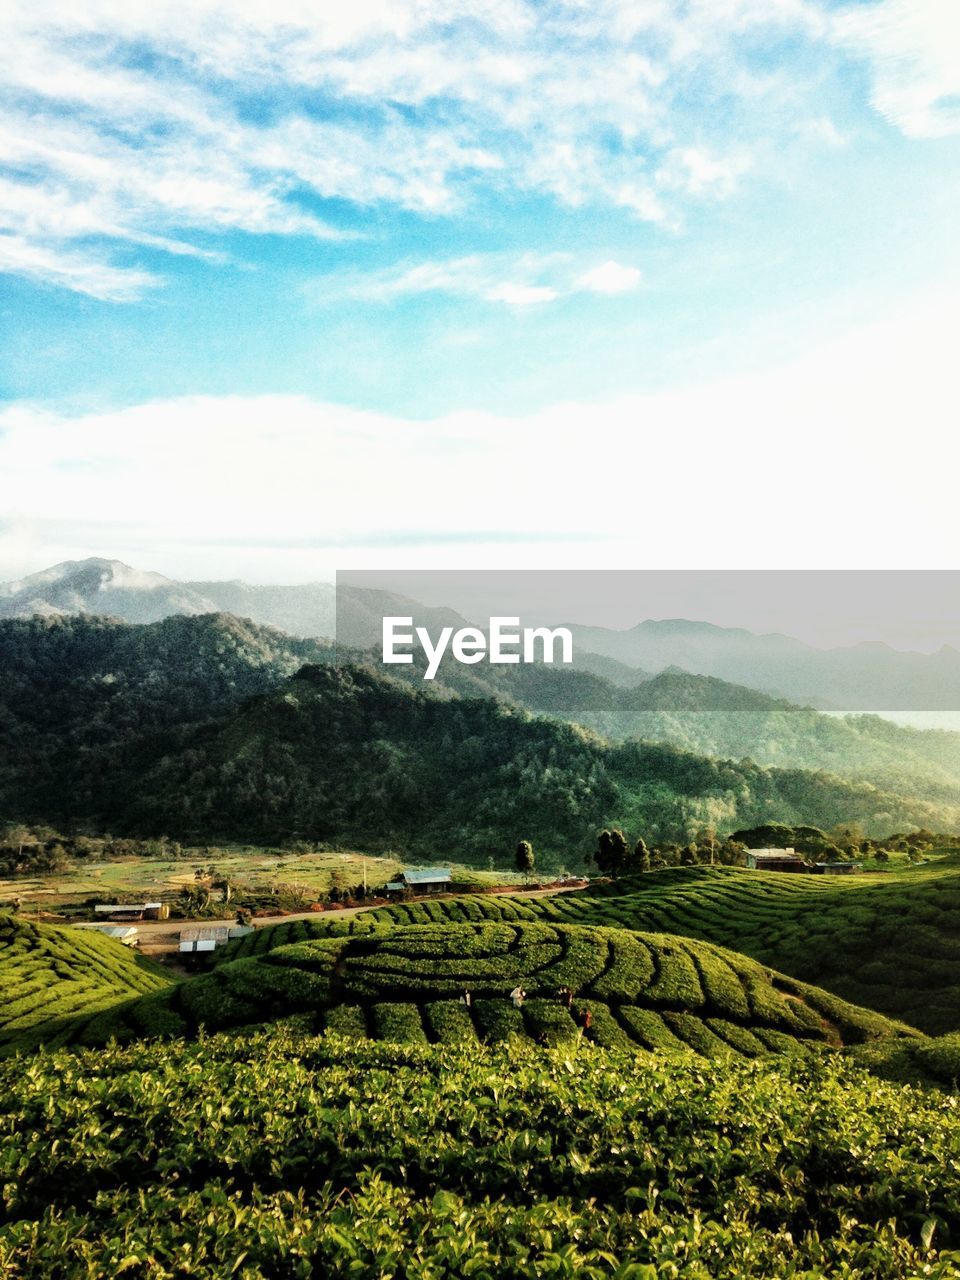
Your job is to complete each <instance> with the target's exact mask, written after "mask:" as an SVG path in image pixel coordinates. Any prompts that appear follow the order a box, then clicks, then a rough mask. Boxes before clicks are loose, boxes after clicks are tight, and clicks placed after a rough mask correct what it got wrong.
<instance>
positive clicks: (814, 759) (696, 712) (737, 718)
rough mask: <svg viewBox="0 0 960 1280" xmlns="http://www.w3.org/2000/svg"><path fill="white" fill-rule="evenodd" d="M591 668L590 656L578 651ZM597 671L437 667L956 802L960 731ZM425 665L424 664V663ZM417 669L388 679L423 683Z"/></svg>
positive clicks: (621, 725)
mask: <svg viewBox="0 0 960 1280" xmlns="http://www.w3.org/2000/svg"><path fill="white" fill-rule="evenodd" d="M585 656H586V657H587V658H588V665H589V663H590V662H592V660H593V655H585ZM596 665H597V670H596V671H589V670H586V669H583V664H582V663H580V662H578V665H577V667H576V668H573V669H569V668H562V667H550V666H544V665H533V666H517V667H488V666H483V667H463V666H461V665H459V664H458V663H455V662H445V663H443V664H442V665H441V668H440V672H439V674H438V677H437V681H436V685H437V688H438V690H444V691H447V692H450V693H454V694H456V695H457V696H460V697H495V698H499V699H501V700H502V701H505V702H508V703H510V704H512V705H514V706H520V707H524V708H525V709H526V710H528V711H531V712H533V713H534V714H535V715H548V716H553V717H555V718H557V719H563V720H569V721H573V722H575V723H577V724H582V725H585V726H586V727H587V728H590V729H593V730H595V731H596V732H597V733H599V734H601V735H602V736H604V737H606V738H611V739H627V738H640V739H644V740H646V741H648V742H668V743H670V744H671V745H673V746H677V747H682V748H683V749H684V750H686V751H693V752H696V753H697V754H698V755H709V756H723V757H727V758H732V759H735V760H738V759H742V758H743V757H745V756H749V757H750V758H751V759H753V760H756V761H757V762H758V763H759V764H767V765H776V766H779V767H781V768H791V769H796V768H800V769H825V770H827V771H829V772H831V773H837V774H839V775H841V776H842V777H847V778H853V779H858V780H863V781H867V782H871V783H873V784H875V785H877V786H879V787H880V788H881V789H889V790H891V791H894V792H897V791H899V792H901V793H903V792H905V791H907V790H908V789H909V791H910V792H911V794H916V795H919V796H923V797H926V798H929V799H931V800H934V801H942V802H945V803H948V804H954V803H957V799H958V795H960V734H958V733H951V732H945V731H943V730H923V731H921V730H917V729H910V728H905V727H902V726H900V725H897V724H894V723H893V722H892V721H890V720H885V719H884V718H883V717H881V716H877V715H859V716H852V715H848V716H843V717H838V716H831V715H825V714H824V713H823V712H820V711H816V710H814V709H813V708H812V707H803V706H798V705H797V704H796V703H792V702H787V701H785V700H784V699H782V698H772V697H770V696H769V695H767V694H764V693H759V692H758V691H757V690H755V689H748V688H746V687H744V686H742V685H736V684H731V683H729V682H728V681H725V680H718V679H716V678H714V677H711V676H699V675H693V674H691V673H690V672H687V671H680V670H676V669H672V668H671V669H668V670H666V671H663V672H661V673H660V674H659V675H656V676H652V677H646V678H642V673H640V672H637V673H636V675H637V677H638V678H637V679H636V680H635V681H634V683H633V685H632V686H631V687H624V686H623V685H622V684H621V683H620V682H619V681H618V680H617V679H615V678H606V677H605V675H604V672H603V668H602V664H601V663H600V662H599V661H598V662H597V664H596ZM421 666H422V664H421ZM421 666H418V665H417V664H414V665H413V666H411V667H408V668H407V667H397V668H393V669H392V670H391V674H393V675H394V676H395V677H397V678H400V679H403V680H406V681H408V682H410V683H411V684H414V685H416V684H418V683H420V682H421V679H422V678H421Z"/></svg>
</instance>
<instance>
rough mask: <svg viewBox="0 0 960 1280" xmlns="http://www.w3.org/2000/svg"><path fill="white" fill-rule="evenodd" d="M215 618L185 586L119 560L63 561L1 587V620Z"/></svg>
mask: <svg viewBox="0 0 960 1280" xmlns="http://www.w3.org/2000/svg"><path fill="white" fill-rule="evenodd" d="M216 612H217V606H216V604H214V603H213V601H212V600H211V599H210V598H209V597H207V596H205V595H203V594H202V593H201V592H199V591H197V590H195V589H194V588H193V587H191V586H189V585H188V584H187V583H183V582H174V581H172V580H171V579H170V578H165V577H164V576H163V575H162V574H160V573H149V572H145V571H144V570H142V569H132V568H131V567H130V566H129V565H127V564H122V563H121V562H120V561H119V560H99V559H89V560H66V561H64V563H63V564H57V565H54V566H53V567H52V568H51V569H44V570H43V572H41V573H33V574H31V575H30V576H29V577H27V578H21V579H20V580H19V581H18V582H4V583H0V618H28V617H31V616H32V615H34V614H39V615H40V616H42V617H58V616H60V615H64V614H67V615H69V614H80V613H87V614H99V615H109V616H112V617H116V618H122V619H123V620H124V621H125V622H158V621H159V620H160V619H161V618H166V617H169V616H170V615H171V614H198V613H216Z"/></svg>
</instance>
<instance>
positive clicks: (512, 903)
mask: <svg viewBox="0 0 960 1280" xmlns="http://www.w3.org/2000/svg"><path fill="white" fill-rule="evenodd" d="M427 910H429V911H430V917H429V918H433V919H446V920H450V921H451V922H454V921H458V920H465V919H469V920H477V919H488V920H509V921H517V920H527V921H553V922H557V923H569V924H584V925H603V926H608V927H609V926H620V927H623V928H627V929H640V930H656V931H659V932H663V933H674V934H683V935H686V936H688V937H693V938H701V939H704V940H705V941H708V942H713V943H716V944H718V945H720V946H723V947H730V948H731V949H733V950H735V951H740V952H743V953H744V954H746V955H749V956H752V957H753V958H754V959H755V960H758V961H760V963H761V964H765V965H770V966H771V967H773V968H776V969H780V970H782V971H783V972H785V973H789V974H790V975H791V976H792V977H795V978H799V979H801V980H802V981H804V982H809V983H813V984H815V985H816V986H818V987H824V988H826V989H827V990H828V991H831V992H833V993H834V994H835V995H838V996H841V997H842V998H843V999H844V1000H849V1001H851V1002H852V1003H854V1004H857V1005H861V1006H865V1007H866V1008H869V1009H875V1010H877V1011H878V1012H879V1013H883V1014H885V1015H886V1016H888V1017H892V1018H900V1019H903V1020H904V1021H906V1022H909V1023H910V1024H911V1025H912V1026H916V1027H919V1028H920V1029H921V1030H922V1031H925V1032H927V1033H928V1034H930V1035H941V1034H944V1033H946V1032H950V1031H957V1030H960V874H958V873H957V872H956V871H955V870H951V871H947V872H944V873H942V874H934V873H930V874H928V875H922V876H919V875H918V876H917V877H916V878H910V879H904V878H899V877H898V878H893V877H890V879H889V880H887V881H880V880H878V879H874V878H870V879H867V878H865V877H863V878H861V877H855V876H851V877H849V878H843V879H841V878H839V877H837V878H836V879H834V878H833V877H829V876H801V875H786V874H784V873H782V872H779V873H778V872H762V871H746V870H742V869H739V868H733V867H689V868H688V867H682V868H676V869H673V868H671V869H669V870H665V871H657V872H654V873H652V874H650V875H645V876H640V877H637V878H635V879H633V880H631V881H629V882H625V883H624V884H622V885H619V886H616V890H615V891H614V892H603V891H602V890H599V889H597V890H593V891H586V892H582V893H580V892H578V893H566V894H558V895H556V896H555V897H550V898H521V897H508V896H504V895H499V894H497V895H495V896H494V895H488V896H485V897H482V898H474V897H465V898H451V899H444V900H443V901H441V902H436V903H431V904H429V906H425V905H421V904H418V903H412V904H399V905H397V906H394V907H385V908H383V909H381V910H380V911H378V912H377V913H376V916H377V918H378V919H380V920H383V921H384V922H390V923H393V924H408V923H421V922H423V920H424V919H425V918H427V917H425V916H424V915H423V914H422V913H424V912H426V911H427Z"/></svg>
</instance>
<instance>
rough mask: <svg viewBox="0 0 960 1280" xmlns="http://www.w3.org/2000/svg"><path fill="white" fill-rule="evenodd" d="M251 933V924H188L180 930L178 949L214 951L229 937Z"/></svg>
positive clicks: (227, 940)
mask: <svg viewBox="0 0 960 1280" xmlns="http://www.w3.org/2000/svg"><path fill="white" fill-rule="evenodd" d="M248 933H253V928H252V926H251V925H241V924H201V925H190V926H189V927H188V928H186V929H181V930H180V947H179V949H180V951H181V952H185V953H191V954H192V953H193V952H197V951H215V950H216V949H217V947H222V946H225V945H226V943H228V942H229V941H230V939H231V938H243V937H245V936H246V935H247V934H248Z"/></svg>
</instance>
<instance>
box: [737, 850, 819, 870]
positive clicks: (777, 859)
mask: <svg viewBox="0 0 960 1280" xmlns="http://www.w3.org/2000/svg"><path fill="white" fill-rule="evenodd" d="M747 866H748V867H749V868H750V869H751V871H806V870H807V864H806V863H805V862H804V860H803V858H801V856H800V854H799V853H797V851H796V850H795V849H748V850H747Z"/></svg>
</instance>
